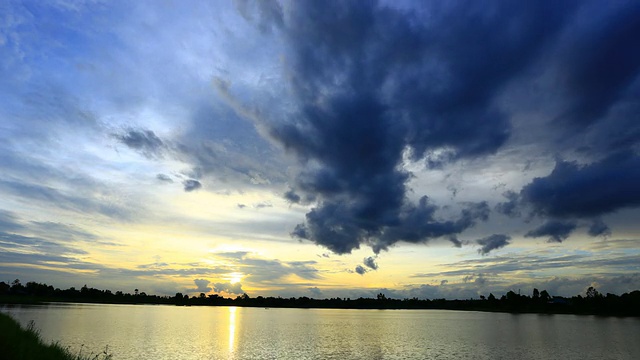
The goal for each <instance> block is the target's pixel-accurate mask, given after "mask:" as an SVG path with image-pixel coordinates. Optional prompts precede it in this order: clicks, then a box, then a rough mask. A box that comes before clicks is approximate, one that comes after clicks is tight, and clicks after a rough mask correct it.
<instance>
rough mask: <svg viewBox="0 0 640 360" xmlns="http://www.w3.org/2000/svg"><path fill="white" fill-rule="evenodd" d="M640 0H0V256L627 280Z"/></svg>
mask: <svg viewBox="0 0 640 360" xmlns="http://www.w3.org/2000/svg"><path fill="white" fill-rule="evenodd" d="M638 39H640V2H637V1H569V0H567V1H524V2H521V1H395V0H394V1H379V2H378V1H344V2H342V1H341V2H338V1H306V0H303V1H282V2H276V1H222V0H216V1H169V0H155V1H144V0H142V1H118V0H114V1H111V0H110V1H99V0H96V1H89V0H87V1H81V0H78V1H71V0H49V1H35V0H29V1H19V0H8V1H2V2H0V199H1V200H0V280H2V281H5V282H10V281H13V280H14V279H20V280H21V281H22V282H23V283H26V282H27V281H37V282H44V283H47V284H51V285H54V286H55V287H60V288H68V287H71V286H74V287H76V288H79V287H81V286H83V285H84V284H87V285H88V286H89V287H94V288H99V289H111V290H112V291H116V290H121V291H124V292H131V293H133V291H134V289H139V290H140V291H144V292H146V293H149V294H158V295H174V294H175V293H176V292H182V293H187V294H191V295H197V294H199V293H201V292H204V293H207V294H212V293H217V294H220V295H222V296H225V297H236V296H238V295H240V294H242V293H247V294H249V295H250V296H251V297H255V296H283V297H291V296H296V297H298V296H309V297H315V298H332V297H351V298H356V297H360V296H363V297H375V295H376V294H377V293H379V292H383V293H385V294H386V295H387V297H394V298H413V297H418V298H421V299H422V298H429V299H433V298H449V299H455V298H458V299H464V298H478V297H479V296H480V295H485V296H488V294H489V293H494V294H496V295H498V296H499V295H501V294H504V293H506V292H507V291H510V290H513V291H516V292H518V291H521V292H522V293H523V294H531V291H532V289H533V288H538V289H540V290H542V289H546V290H547V291H548V292H549V293H550V294H551V295H561V296H572V295H576V294H584V291H585V290H586V289H587V288H588V287H589V286H594V287H596V288H597V289H598V290H599V291H600V292H601V293H607V292H611V293H616V294H622V293H624V292H629V291H633V290H637V289H640V222H639V221H638V220H640V185H639V184H640V46H638Z"/></svg>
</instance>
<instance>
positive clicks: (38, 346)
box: [0, 313, 113, 360]
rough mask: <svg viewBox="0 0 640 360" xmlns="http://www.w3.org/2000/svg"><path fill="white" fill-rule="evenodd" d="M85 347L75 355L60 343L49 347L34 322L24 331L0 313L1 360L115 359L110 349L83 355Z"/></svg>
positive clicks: (14, 321)
mask: <svg viewBox="0 0 640 360" xmlns="http://www.w3.org/2000/svg"><path fill="white" fill-rule="evenodd" d="M83 347H84V346H83ZM83 347H81V348H80V350H79V351H78V353H77V354H74V353H73V352H71V350H69V348H68V347H63V346H62V345H60V343H57V342H56V343H53V344H49V345H47V344H45V343H44V342H43V340H42V337H41V336H40V330H39V329H37V328H36V326H35V323H34V322H33V320H32V321H29V323H28V324H27V326H26V328H24V329H23V328H22V327H21V326H20V324H19V323H18V322H17V321H16V320H15V319H13V318H12V317H10V316H9V315H7V314H2V313H0V349H2V351H1V352H0V360H41V359H49V360H111V359H112V357H113V355H112V354H109V348H108V347H105V349H104V351H102V352H100V353H97V354H96V353H93V352H92V353H90V354H83V353H82V350H83Z"/></svg>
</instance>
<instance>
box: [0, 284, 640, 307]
mask: <svg viewBox="0 0 640 360" xmlns="http://www.w3.org/2000/svg"><path fill="white" fill-rule="evenodd" d="M47 302H76V303H103V304H149V305H152V304H155V305H178V306H241V307H265V308H270V307H271V308H332V309H397V310H400V309H438V310H470V311H490V312H510V313H541V314H577V315H610V316H640V290H635V291H632V292H629V293H624V294H622V295H616V294H610V293H607V294H602V293H600V292H598V291H597V290H596V289H595V288H593V287H590V288H589V289H588V290H587V291H586V293H585V294H584V296H583V295H576V296H573V297H570V298H567V297H561V296H551V295H550V294H549V293H548V292H547V291H546V290H542V291H538V289H534V290H533V293H532V295H531V296H527V295H521V294H517V293H515V292H514V291H509V292H508V293H506V294H505V295H502V296H501V297H500V298H498V297H496V296H494V295H493V294H489V295H488V296H487V297H485V296H480V297H479V298H478V299H466V300H446V299H418V298H412V299H408V298H407V299H393V298H388V297H387V296H386V295H385V294H383V293H379V294H378V295H377V296H376V298H362V297H361V298H357V299H350V298H331V299H314V298H309V297H306V296H303V297H298V298H294V297H292V298H282V297H262V296H257V297H250V296H249V295H247V294H246V293H245V294H242V295H240V296H237V297H236V298H225V297H222V296H220V295H217V294H210V295H206V294H205V293H200V294H199V296H191V297H190V296H189V295H186V294H185V295H183V294H182V293H176V294H175V296H158V295H148V294H146V293H145V292H139V291H138V289H135V290H134V293H133V294H131V293H124V292H122V291H116V292H115V293H114V292H112V291H111V290H99V289H94V288H89V287H87V285H84V286H83V287H82V288H80V290H77V289H75V288H74V287H71V288H69V289H66V290H61V289H59V288H54V287H53V286H51V285H47V284H40V283H36V282H28V283H26V284H25V285H23V284H21V283H20V280H17V279H16V280H14V281H13V282H11V284H7V283H5V282H0V304H23V305H30V304H32V305H37V304H43V303H47Z"/></svg>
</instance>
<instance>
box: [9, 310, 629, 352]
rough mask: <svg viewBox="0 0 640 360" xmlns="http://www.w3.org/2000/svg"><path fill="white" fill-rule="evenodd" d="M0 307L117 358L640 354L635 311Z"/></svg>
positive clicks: (73, 343)
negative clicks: (625, 314)
mask: <svg viewBox="0 0 640 360" xmlns="http://www.w3.org/2000/svg"><path fill="white" fill-rule="evenodd" d="M0 306H1V305H0ZM0 311H2V312H5V313H9V314H11V315H12V316H13V317H14V318H16V319H17V320H18V321H20V323H22V324H24V325H26V324H27V323H28V322H29V321H31V320H33V321H35V324H36V327H37V328H39V329H40V330H41V334H42V336H43V337H44V338H45V339H46V340H48V341H60V342H61V343H62V344H63V345H66V346H69V347H70V348H71V349H72V350H74V351H79V349H80V348H82V351H83V352H84V353H86V352H91V351H93V352H101V351H102V350H104V347H105V346H106V345H108V346H109V352H111V353H113V354H114V360H126V359H523V360H525V359H541V360H542V359H544V360H548V359H568V360H571V359H576V360H578V359H580V360H587V359H599V360H600V359H616V360H618V359H640V341H638V340H640V319H638V318H615V317H596V316H577V315H537V314H505V313H484V312H473V311H450V310H344V309H276V308H271V309H264V308H239V307H238V308H237V307H195V306H194V307H180V306H164V305H102V304H99V305H98V304H68V303H67V304H58V303H55V304H48V305H42V306H16V307H8V306H3V307H1V308H0ZM83 345H84V346H83Z"/></svg>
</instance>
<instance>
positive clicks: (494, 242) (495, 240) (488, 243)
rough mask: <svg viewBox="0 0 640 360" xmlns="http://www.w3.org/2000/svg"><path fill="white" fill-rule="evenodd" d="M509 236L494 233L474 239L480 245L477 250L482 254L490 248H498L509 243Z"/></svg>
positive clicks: (490, 249)
mask: <svg viewBox="0 0 640 360" xmlns="http://www.w3.org/2000/svg"><path fill="white" fill-rule="evenodd" d="M509 240H511V237H510V236H508V235H503V234H494V235H491V236H487V237H485V238H482V239H479V240H476V242H477V243H478V244H480V245H482V247H481V248H480V249H479V250H478V252H479V253H480V254H482V255H487V254H488V253H489V252H491V251H492V250H496V249H500V248H502V247H505V246H507V245H509V244H510V242H509Z"/></svg>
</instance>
